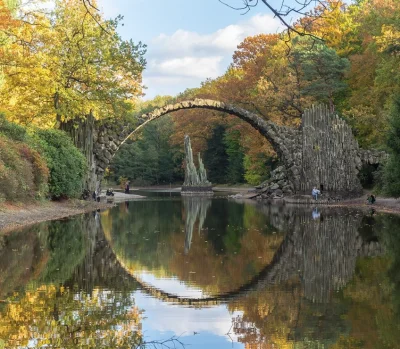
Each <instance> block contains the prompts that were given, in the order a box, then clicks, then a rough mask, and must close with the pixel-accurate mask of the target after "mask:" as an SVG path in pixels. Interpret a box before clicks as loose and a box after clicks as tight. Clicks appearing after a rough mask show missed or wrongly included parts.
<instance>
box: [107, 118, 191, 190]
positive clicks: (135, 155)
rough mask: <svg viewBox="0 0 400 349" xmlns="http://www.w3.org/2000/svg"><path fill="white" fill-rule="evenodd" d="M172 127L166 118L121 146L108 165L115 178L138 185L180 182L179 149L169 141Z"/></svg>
mask: <svg viewBox="0 0 400 349" xmlns="http://www.w3.org/2000/svg"><path fill="white" fill-rule="evenodd" d="M173 133H174V124H173V123H172V120H171V118H170V117H168V116H166V117H163V118H161V119H160V120H157V121H155V122H152V123H150V124H148V125H147V126H146V127H145V128H144V129H143V132H142V134H141V135H140V136H138V137H137V139H136V140H130V141H128V142H127V143H126V144H125V145H123V146H122V147H121V149H120V150H119V151H118V153H117V154H116V155H115V157H114V159H113V162H112V164H111V166H110V169H111V172H112V174H113V177H114V179H115V180H116V179H117V178H119V177H121V176H122V177H127V178H129V179H130V180H132V181H133V183H136V184H137V185H141V184H144V185H147V184H169V183H173V182H177V181H179V182H180V181H182V180H183V170H182V161H183V154H182V150H181V147H180V146H178V145H173V144H172V142H171V137H172V134H173Z"/></svg>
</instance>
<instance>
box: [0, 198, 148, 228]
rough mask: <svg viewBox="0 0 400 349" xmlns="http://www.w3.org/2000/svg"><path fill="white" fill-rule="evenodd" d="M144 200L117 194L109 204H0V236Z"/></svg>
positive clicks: (38, 202)
mask: <svg viewBox="0 0 400 349" xmlns="http://www.w3.org/2000/svg"><path fill="white" fill-rule="evenodd" d="M142 198H144V196H140V195H134V194H123V193H121V194H117V195H116V196H115V197H114V201H113V202H109V203H107V202H97V201H92V200H90V201H85V200H78V199H73V200H64V201H43V202H40V201H36V202H35V201H33V202H30V203H10V202H6V203H2V204H0V235H2V234H6V233H8V232H10V231H12V230H15V229H18V228H23V227H27V226H29V225H32V224H35V223H41V222H46V221H52V220H58V219H63V218H68V217H72V216H75V215H79V214H84V213H88V212H93V211H96V210H105V209H108V208H111V207H114V206H115V204H118V203H121V202H125V201H130V200H137V199H142Z"/></svg>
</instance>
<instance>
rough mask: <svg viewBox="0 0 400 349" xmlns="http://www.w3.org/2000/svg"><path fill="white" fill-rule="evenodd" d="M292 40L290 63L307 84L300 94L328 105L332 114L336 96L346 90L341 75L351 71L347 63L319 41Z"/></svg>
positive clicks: (345, 59)
mask: <svg viewBox="0 0 400 349" xmlns="http://www.w3.org/2000/svg"><path fill="white" fill-rule="evenodd" d="M293 41H294V48H293V52H292V53H291V55H292V58H293V60H292V64H293V65H295V66H297V67H299V68H300V69H301V72H302V78H303V79H304V80H305V82H306V84H305V86H304V87H303V88H302V93H303V94H304V95H310V96H313V97H315V98H316V99H317V100H318V101H320V102H327V103H329V106H330V109H331V110H332V111H333V110H334V101H335V97H337V96H338V95H339V94H340V93H342V92H343V91H345V90H346V88H347V84H346V83H345V81H344V75H345V73H346V72H347V71H348V70H349V68H350V62H349V60H348V59H347V58H341V57H339V56H338V54H337V53H336V51H335V50H334V49H332V48H329V47H328V46H326V45H325V44H323V43H322V42H315V41H310V39H309V38H306V39H302V38H296V39H294V40H293Z"/></svg>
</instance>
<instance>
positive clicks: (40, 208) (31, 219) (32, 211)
mask: <svg viewBox="0 0 400 349" xmlns="http://www.w3.org/2000/svg"><path fill="white" fill-rule="evenodd" d="M229 190H232V191H238V192H241V191H242V188H240V189H239V190H235V189H234V188H229ZM119 196H120V195H117V197H116V198H115V201H114V202H111V203H106V202H96V201H83V200H65V201H58V202H57V201H45V202H31V203H3V204H0V235H2V234H6V233H8V232H10V231H12V230H15V229H18V228H22V227H26V226H29V225H32V224H35V223H40V222H45V221H50V220H58V219H63V218H67V217H71V216H75V215H78V214H83V213H87V212H92V211H95V210H98V209H101V210H104V209H108V208H111V207H113V206H115V204H118V203H120V202H124V201H129V200H136V199H141V198H145V197H143V196H139V195H132V194H124V195H121V197H119ZM239 200H240V199H239ZM242 200H243V199H242ZM244 200H246V201H247V200H251V201H253V200H252V199H244ZM254 201H257V200H254ZM279 201H280V200H279ZM258 202H260V201H258ZM261 202H262V201H261ZM276 203H277V204H278V201H277V202H276ZM264 204H266V205H267V204H271V202H270V203H267V202H266V201H264ZM272 204H273V203H272ZM280 204H281V203H280ZM285 205H292V204H290V203H285ZM294 205H295V204H294ZM300 205H302V206H311V207H312V206H319V205H313V204H312V203H310V204H300ZM323 206H324V207H353V208H357V209H360V210H362V211H365V210H371V209H374V210H375V212H377V213H378V212H381V213H390V214H400V200H399V199H395V198H382V197H377V200H376V202H375V203H374V204H372V205H370V204H367V203H366V195H364V196H362V197H360V198H357V199H348V200H343V201H341V202H335V203H332V204H324V205H323Z"/></svg>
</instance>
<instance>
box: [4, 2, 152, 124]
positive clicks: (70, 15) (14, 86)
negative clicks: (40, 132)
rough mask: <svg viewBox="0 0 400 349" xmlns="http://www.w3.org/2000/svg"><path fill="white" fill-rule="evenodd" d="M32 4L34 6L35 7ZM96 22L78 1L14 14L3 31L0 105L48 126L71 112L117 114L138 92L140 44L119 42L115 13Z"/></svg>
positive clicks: (78, 114)
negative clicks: (15, 21)
mask: <svg viewBox="0 0 400 349" xmlns="http://www.w3.org/2000/svg"><path fill="white" fill-rule="evenodd" d="M37 6H38V5H36V7H35V9H38V7H37ZM95 16H96V19H97V22H99V23H101V24H102V27H103V28H106V29H107V32H105V31H103V30H102V28H101V27H99V26H98V25H97V23H96V22H94V21H93V20H90V18H88V17H89V16H88V14H87V12H86V8H85V6H84V5H83V4H82V3H81V2H80V1H79V0H58V1H56V3H55V8H54V10H53V11H52V12H51V13H50V14H49V15H47V14H45V13H42V12H40V11H36V12H35V11H31V12H29V13H26V14H22V15H20V23H21V25H20V27H18V28H17V29H14V30H10V31H7V32H6V33H5V34H6V35H7V36H8V38H9V40H11V42H12V44H11V47H10V48H8V49H6V50H5V54H4V56H3V57H2V62H1V64H2V65H3V66H4V67H5V68H4V73H5V84H4V86H5V87H4V88H3V89H1V91H0V96H1V98H0V99H1V101H2V103H1V108H3V109H5V110H6V111H7V112H8V115H9V117H10V118H12V119H14V120H18V121H19V122H23V123H30V122H36V123H38V124H40V125H44V124H47V125H54V124H55V122H56V120H58V121H63V120H67V119H74V118H76V117H85V116H86V115H89V114H91V115H93V116H94V117H96V118H103V117H109V116H115V115H117V116H120V115H123V114H124V113H126V111H127V110H129V109H130V106H131V104H132V103H134V101H135V99H136V98H137V97H138V96H139V95H140V94H141V72H142V70H143V68H144V66H145V60H144V58H143V55H144V53H145V46H144V45H142V44H141V43H139V44H137V45H135V44H134V43H133V42H132V41H123V40H122V39H121V38H120V37H119V35H118V34H117V32H116V28H117V25H118V22H119V20H120V19H121V18H120V17H119V18H117V19H115V20H107V21H105V20H104V19H102V17H101V16H100V14H98V13H96V14H95Z"/></svg>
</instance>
